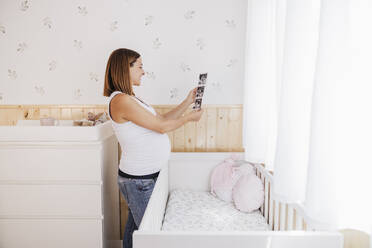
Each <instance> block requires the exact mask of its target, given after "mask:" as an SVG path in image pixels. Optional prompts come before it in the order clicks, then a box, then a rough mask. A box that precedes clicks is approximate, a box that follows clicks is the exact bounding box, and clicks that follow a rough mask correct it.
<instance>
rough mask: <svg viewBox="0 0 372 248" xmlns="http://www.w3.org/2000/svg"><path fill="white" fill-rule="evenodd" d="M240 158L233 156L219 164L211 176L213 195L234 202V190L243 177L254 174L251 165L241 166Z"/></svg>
mask: <svg viewBox="0 0 372 248" xmlns="http://www.w3.org/2000/svg"><path fill="white" fill-rule="evenodd" d="M238 159H240V157H239V156H238V155H236V154H232V155H231V156H230V157H229V158H226V159H224V161H223V162H221V163H220V164H218V165H217V166H216V167H215V168H214V169H213V171H212V174H211V193H212V194H213V195H214V196H216V197H218V198H219V199H221V200H223V201H226V202H232V200H233V199H232V189H233V187H234V186H235V184H236V182H237V181H238V180H239V178H240V177H241V176H242V175H246V174H251V173H254V169H253V167H252V166H251V165H249V164H244V165H240V164H239V161H242V160H238Z"/></svg>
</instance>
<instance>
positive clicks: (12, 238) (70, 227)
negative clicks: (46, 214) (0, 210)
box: [0, 219, 102, 248]
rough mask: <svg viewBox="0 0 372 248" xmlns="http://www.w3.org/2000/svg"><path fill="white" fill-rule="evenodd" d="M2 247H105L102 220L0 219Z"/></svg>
mask: <svg viewBox="0 0 372 248" xmlns="http://www.w3.org/2000/svg"><path fill="white" fill-rule="evenodd" d="M0 247H6V248H20V247H35V248H36V247H37V248H44V247H48V248H66V247H68V248H85V247H89V248H102V220H94V219H76V220H74V219H0Z"/></svg>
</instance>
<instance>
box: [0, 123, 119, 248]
mask: <svg viewBox="0 0 372 248" xmlns="http://www.w3.org/2000/svg"><path fill="white" fill-rule="evenodd" d="M117 164H118V143H117V139H116V137H115V135H114V134H113V131H112V127H111V123H110V122H109V121H108V122H105V123H104V124H101V125H98V126H92V127H81V126H76V127H74V126H72V121H69V120H67V121H61V124H60V126H39V121H38V120H37V121H31V120H27V121H19V122H18V124H17V126H0V247H1V248H21V247H29V248H75V247H76V248H109V247H114V248H115V247H121V241H120V216H119V211H120V210H119V189H118V185H117V171H118V166H117Z"/></svg>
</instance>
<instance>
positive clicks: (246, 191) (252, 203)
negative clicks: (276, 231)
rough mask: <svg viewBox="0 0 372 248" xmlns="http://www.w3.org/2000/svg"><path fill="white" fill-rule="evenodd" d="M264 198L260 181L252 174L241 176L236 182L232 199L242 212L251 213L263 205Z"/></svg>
mask: <svg viewBox="0 0 372 248" xmlns="http://www.w3.org/2000/svg"><path fill="white" fill-rule="evenodd" d="M264 197H265V192H264V187H263V183H262V181H261V180H260V179H259V178H258V177H257V176H256V175H254V174H247V175H243V176H242V177H240V178H239V180H238V181H237V182H236V184H235V186H234V188H233V191H232V198H233V200H234V204H235V207H236V208H237V209H239V210H240V211H242V212H248V213H249V212H252V211H254V210H256V209H258V208H260V206H261V205H262V204H263V202H264Z"/></svg>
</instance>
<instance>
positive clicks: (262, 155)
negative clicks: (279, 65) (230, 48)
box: [243, 0, 277, 167]
mask: <svg viewBox="0 0 372 248" xmlns="http://www.w3.org/2000/svg"><path fill="white" fill-rule="evenodd" d="M274 3H275V0H258V1H248V10H247V36H246V38H247V46H246V59H245V61H246V70H245V82H246V83H245V84H244V107H243V108H244V113H243V126H244V128H243V146H244V148H245V151H246V152H245V159H246V160H248V161H251V162H265V163H266V164H267V166H269V167H270V166H271V165H272V162H271V161H269V160H270V159H271V157H270V156H268V153H269V152H270V151H269V149H270V148H271V147H270V146H271V144H272V142H271V139H270V138H271V137H272V136H270V135H272V133H273V132H275V125H273V122H274V123H275V122H276V120H275V114H274V113H275V111H276V110H275V108H276V101H277V89H276V84H275V80H276V73H275V67H276V63H275V45H276V44H275V29H274V28H275V27H274V24H275V21H274V19H273V18H274V15H273V11H274V10H275V8H274V7H273V6H274ZM271 150H272V148H271Z"/></svg>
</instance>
